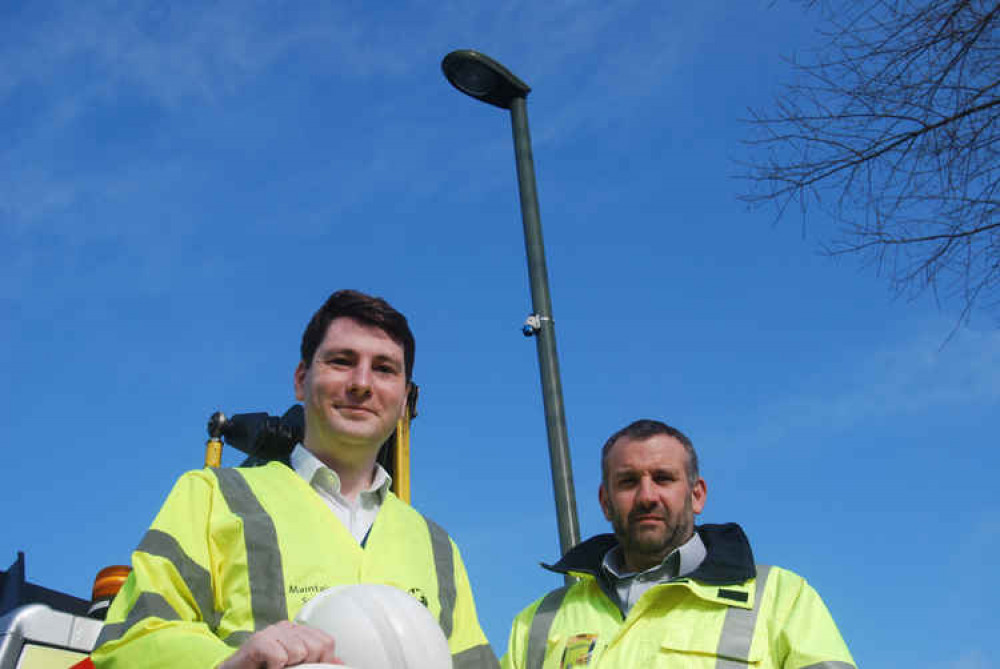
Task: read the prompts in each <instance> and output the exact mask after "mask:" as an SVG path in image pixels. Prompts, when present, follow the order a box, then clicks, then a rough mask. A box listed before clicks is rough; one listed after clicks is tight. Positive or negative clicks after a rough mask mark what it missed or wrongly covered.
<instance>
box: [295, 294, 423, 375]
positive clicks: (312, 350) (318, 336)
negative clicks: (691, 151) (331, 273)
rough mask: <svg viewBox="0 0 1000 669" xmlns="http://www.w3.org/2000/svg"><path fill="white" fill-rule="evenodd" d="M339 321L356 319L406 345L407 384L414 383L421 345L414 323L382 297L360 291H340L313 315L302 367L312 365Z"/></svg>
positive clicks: (304, 342)
mask: <svg viewBox="0 0 1000 669" xmlns="http://www.w3.org/2000/svg"><path fill="white" fill-rule="evenodd" d="M337 318H352V319H354V320H356V321H358V322H359V323H364V324H365V325H371V326H374V327H377V328H378V329H380V330H382V331H383V332H385V333H386V334H387V335H389V337H390V338H391V339H392V340H393V341H394V342H396V343H397V344H399V345H400V346H402V347H403V363H404V365H405V367H406V381H407V382H409V381H410V379H411V378H412V377H413V358H414V356H415V355H416V347H417V345H416V342H415V341H414V339H413V333H412V332H411V331H410V324H409V323H407V322H406V316H404V315H403V314H401V313H399V312H398V311H396V310H395V309H394V308H393V307H392V305H390V304H389V303H388V302H386V301H385V300H384V299H382V298H381V297H373V296H371V295H366V294H365V293H362V292H360V291H357V290H338V291H337V292H335V293H334V294H333V295H331V296H330V297H328V298H327V300H326V302H324V303H323V306H321V307H320V308H319V310H317V311H316V313H315V314H313V317H312V319H311V320H310V321H309V325H307V326H306V330H305V332H303V333H302V345H301V346H300V348H299V353H300V355H301V356H302V364H304V365H305V366H306V367H308V366H309V365H311V364H312V359H313V356H314V355H316V349H317V348H319V345H320V342H322V341H323V337H325V336H326V331H327V330H328V329H329V328H330V323H332V322H333V321H334V320H335V319H337Z"/></svg>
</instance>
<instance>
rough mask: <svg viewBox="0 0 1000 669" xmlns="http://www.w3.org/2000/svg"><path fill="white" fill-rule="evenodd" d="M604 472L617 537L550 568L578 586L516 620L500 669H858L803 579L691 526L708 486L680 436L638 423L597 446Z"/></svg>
mask: <svg viewBox="0 0 1000 669" xmlns="http://www.w3.org/2000/svg"><path fill="white" fill-rule="evenodd" d="M601 470H602V477H601V485H600V488H599V490H598V499H599V501H600V504H601V509H602V510H603V511H604V516H605V517H606V518H607V519H608V520H609V521H610V522H611V526H612V528H613V529H614V534H604V535H599V536H596V537H593V538H591V539H588V540H586V541H584V542H583V543H581V544H579V545H578V546H576V547H574V548H572V549H571V550H570V551H569V552H568V553H567V554H566V555H564V556H563V558H562V559H561V560H559V561H558V562H557V563H556V564H554V565H551V566H549V565H545V566H546V568H548V569H550V570H552V571H554V572H557V573H560V574H572V575H573V576H577V577H579V579H580V580H578V581H577V582H575V583H574V584H572V585H569V586H566V587H564V588H560V589H558V590H554V591H552V592H550V593H549V594H547V595H545V596H544V597H542V598H541V599H539V600H537V601H536V602H534V603H533V604H531V605H530V606H528V607H527V608H526V609H524V610H523V611H522V612H521V613H520V614H519V615H518V616H517V618H516V619H515V620H514V625H513V629H512V630H511V633H510V642H509V645H508V649H507V654H506V655H504V657H503V660H502V663H501V664H502V666H503V667H504V669H557V668H558V669H566V668H568V667H579V666H591V667H607V668H609V669H610V668H618V667H660V666H662V667H672V666H678V667H681V666H683V667H689V668H690V669H735V668H736V667H746V666H754V667H760V668H761V669H854V667H855V665H854V661H853V660H852V659H851V655H850V652H849V651H848V650H847V646H846V645H845V644H844V641H843V639H842V638H841V636H840V632H839V631H838V630H837V627H836V625H835V624H834V622H833V619H832V618H831V616H830V613H829V612H828V611H827V609H826V606H825V605H824V604H823V602H822V600H821V599H820V597H819V595H818V594H816V591H815V590H813V589H812V588H811V587H810V586H809V584H808V583H806V581H805V580H804V579H802V578H801V577H800V576H797V575H796V574H794V573H792V572H790V571H788V570H786V569H782V568H781V567H767V566H763V565H755V564H754V560H753V553H752V552H751V550H750V544H749V542H748V541H747V538H746V536H745V535H744V534H743V530H742V529H741V528H740V526H739V525H737V524H735V523H728V524H725V525H700V526H697V527H695V524H694V517H695V516H696V515H697V514H699V513H701V511H702V509H703V508H704V506H705V498H706V495H707V487H706V484H705V481H704V479H702V478H701V476H700V475H699V473H698V456H697V453H696V452H695V450H694V445H693V444H692V443H691V440H690V439H688V437H687V436H685V435H684V433H682V432H681V431H680V430H677V429H676V428H673V427H671V426H669V425H666V424H665V423H662V422H660V421H655V420H639V421H636V422H634V423H632V424H631V425H628V426H627V427H625V428H623V429H622V430H619V431H618V432H616V433H615V434H614V435H612V436H611V438H610V439H608V441H607V442H606V443H605V444H604V448H603V449H602V451H601Z"/></svg>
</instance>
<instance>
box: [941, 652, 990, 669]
mask: <svg viewBox="0 0 1000 669" xmlns="http://www.w3.org/2000/svg"><path fill="white" fill-rule="evenodd" d="M996 666H997V665H996V664H995V663H994V662H993V661H991V660H990V659H988V658H987V657H986V654H985V653H983V651H981V650H971V651H966V652H964V653H962V654H961V655H960V656H959V657H958V658H957V659H955V660H954V661H952V662H951V663H950V664H948V665H947V667H948V669H994V668H995V667H996Z"/></svg>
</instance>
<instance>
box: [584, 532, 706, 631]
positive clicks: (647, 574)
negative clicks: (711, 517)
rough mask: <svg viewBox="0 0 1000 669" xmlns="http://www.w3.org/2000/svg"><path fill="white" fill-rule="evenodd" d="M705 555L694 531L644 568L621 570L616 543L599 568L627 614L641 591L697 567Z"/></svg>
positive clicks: (686, 573)
mask: <svg viewBox="0 0 1000 669" xmlns="http://www.w3.org/2000/svg"><path fill="white" fill-rule="evenodd" d="M706 555H708V551H707V550H706V549H705V542H703V541H702V540H701V537H700V536H698V533H697V532H695V533H694V534H693V535H691V538H690V539H688V540H687V541H685V542H684V543H683V544H682V545H681V546H679V547H677V548H675V549H674V550H673V551H671V552H670V555H668V556H667V557H665V558H664V559H663V562H661V563H660V564H658V565H656V566H655V567H650V568H649V569H647V570H645V571H641V572H634V571H633V572H626V571H625V560H624V559H623V557H624V556H623V555H622V547H621V546H620V545H618V546H615V547H614V548H612V549H611V550H609V551H608V552H607V553H605V554H604V560H603V561H602V563H601V569H603V570H604V573H605V574H607V575H608V578H609V579H610V581H611V583H613V584H614V586H615V591H616V592H617V593H618V601H619V602H620V605H621V609H622V613H624V614H625V615H628V612H629V611H630V610H631V609H632V606H633V605H634V604H635V603H636V602H637V601H638V600H639V598H640V597H642V595H643V593H644V592H646V591H647V590H649V589H650V588H652V587H653V586H654V585H657V584H659V583H666V582H667V581H669V580H671V579H674V578H679V577H681V576H687V575H688V574H690V573H691V572H693V571H694V570H695V569H697V568H698V567H700V566H701V563H702V562H703V561H704V560H705V556H706Z"/></svg>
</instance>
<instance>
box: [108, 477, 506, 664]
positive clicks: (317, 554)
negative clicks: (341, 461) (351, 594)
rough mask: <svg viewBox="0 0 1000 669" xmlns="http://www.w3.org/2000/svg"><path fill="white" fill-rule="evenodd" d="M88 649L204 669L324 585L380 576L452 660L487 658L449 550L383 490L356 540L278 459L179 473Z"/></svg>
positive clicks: (434, 530)
mask: <svg viewBox="0 0 1000 669" xmlns="http://www.w3.org/2000/svg"><path fill="white" fill-rule="evenodd" d="M132 567H133V571H132V574H131V575H130V576H129V578H128V580H127V581H126V582H125V585H124V586H123V588H122V590H121V592H120V593H119V594H118V596H117V597H116V598H115V600H114V602H113V603H112V605H111V608H110V609H109V611H108V616H107V619H106V621H105V625H104V628H103V630H102V632H101V635H100V637H99V638H98V640H97V646H98V648H97V649H96V650H95V651H94V653H93V655H92V658H93V661H94V664H95V665H96V666H97V667H98V668H99V669H100V668H103V667H109V668H118V667H123V668H124V667H127V668H130V669H132V668H135V667H170V668H171V669H178V668H181V667H183V668H184V669H196V668H199V667H215V666H216V665H218V664H219V663H220V662H221V661H223V660H224V659H225V658H227V657H228V656H229V655H231V654H232V653H233V652H235V649H236V648H237V647H238V646H239V645H240V644H241V643H243V642H244V641H246V639H247V638H249V637H250V635H252V634H253V633H254V632H256V631H258V630H261V629H264V628H265V627H267V626H269V625H271V624H273V623H276V622H279V621H282V620H290V619H292V618H294V617H295V614H296V613H298V611H299V609H300V608H302V605H303V604H305V602H307V601H308V600H309V599H310V598H312V597H313V596H314V595H316V594H317V593H319V592H321V591H322V590H325V589H326V588H329V587H332V586H335V585H343V584H353V583H384V584H388V585H393V586H396V587H398V588H401V589H403V590H405V591H407V592H409V593H410V594H411V595H413V596H414V597H415V598H417V599H418V600H420V601H421V602H422V603H424V604H425V605H426V606H427V608H428V610H429V611H430V612H431V613H432V614H433V615H434V616H435V617H436V618H437V619H438V621H439V622H440V624H441V628H442V629H443V630H444V633H445V636H446V637H447V638H448V644H449V646H450V648H451V652H452V658H453V661H454V666H455V669H472V668H475V669H479V668H490V669H495V668H496V667H497V660H496V656H495V655H494V654H493V651H492V650H491V649H490V647H489V644H488V643H487V641H486V637H485V636H484V635H483V632H482V630H481V629H480V627H479V622H478V620H477V618H476V610H475V605H474V603H473V600H472V592H471V589H470V587H469V580H468V576H467V575H466V572H465V567H464V565H463V564H462V559H461V557H460V556H459V552H458V548H457V547H456V546H455V544H454V542H452V541H451V539H450V538H449V537H448V535H447V534H446V533H445V531H444V530H442V529H441V528H440V527H439V526H438V525H436V524H435V523H433V522H432V521H430V520H429V519H425V518H424V517H423V516H421V515H420V514H419V513H418V512H417V511H415V510H414V509H413V508H412V507H410V506H409V505H408V504H406V503H404V502H402V501H401V500H400V499H399V498H397V497H396V496H394V495H393V494H392V493H387V494H386V497H385V501H384V502H383V504H382V507H381V509H380V510H379V513H378V515H377V516H376V518H375V522H374V524H373V525H372V528H371V531H370V532H369V534H368V537H367V540H366V541H365V545H364V547H362V546H360V545H358V542H357V541H356V540H355V539H354V537H352V536H351V534H350V532H349V531H348V530H347V528H346V527H344V525H343V523H342V522H341V521H340V520H339V519H338V518H337V517H336V516H335V515H334V514H333V513H332V512H331V511H330V509H329V507H328V506H327V505H326V503H325V502H324V501H323V500H322V499H321V498H320V496H319V495H318V494H317V493H316V492H315V491H314V490H313V489H312V488H311V487H310V486H309V485H308V484H307V483H306V482H305V481H303V480H302V478H301V477H300V476H299V475H298V474H296V473H295V472H294V471H293V470H292V469H290V468H289V467H287V466H286V465H284V464H282V463H278V462H272V463H269V464H267V465H266V466H262V467H254V468H231V469H217V470H213V469H203V470H199V471H193V472H188V473H186V474H184V475H183V476H182V477H181V478H180V479H179V480H178V482H177V484H176V485H175V486H174V489H173V491H171V493H170V496H169V497H168V498H167V501H166V503H165V504H164V505H163V508H162V509H161V510H160V513H159V514H158V515H157V517H156V519H155V520H154V521H153V525H152V526H151V528H150V529H149V531H148V532H147V533H146V536H145V537H144V538H143V539H142V542H141V543H140V544H139V547H138V548H137V549H136V551H135V552H134V553H133V554H132Z"/></svg>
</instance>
